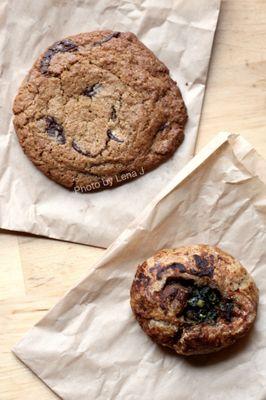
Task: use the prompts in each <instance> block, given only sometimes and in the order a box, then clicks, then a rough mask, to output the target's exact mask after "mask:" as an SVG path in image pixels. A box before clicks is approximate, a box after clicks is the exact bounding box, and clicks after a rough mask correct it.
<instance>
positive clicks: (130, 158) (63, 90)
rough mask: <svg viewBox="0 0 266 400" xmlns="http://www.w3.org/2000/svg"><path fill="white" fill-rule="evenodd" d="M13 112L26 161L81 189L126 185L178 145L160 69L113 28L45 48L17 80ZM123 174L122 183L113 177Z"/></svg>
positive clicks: (178, 129) (180, 116) (173, 91)
mask: <svg viewBox="0 0 266 400" xmlns="http://www.w3.org/2000/svg"><path fill="white" fill-rule="evenodd" d="M13 111H14V114H15V117H14V126H15V129H16V133H17V136H18V138H19V142H20V144H21V146H22V148H23V150H24V152H25V153H26V155H27V156H28V157H29V158H30V159H31V161H32V162H33V163H34V164H35V165H36V166H37V167H38V168H39V169H40V170H41V171H42V172H43V173H44V174H45V175H46V176H48V177H49V178H51V179H53V180H54V181H56V182H57V183H59V184H61V185H63V186H65V187H67V188H69V189H73V188H75V187H81V188H82V187H83V188H86V187H88V188H89V190H88V191H93V190H99V189H103V188H108V187H111V186H115V185H117V184H121V183H125V182H127V181H128V180H129V179H130V178H132V177H133V178H134V177H136V176H137V175H138V172H139V171H144V172H148V171H149V170H152V169H154V168H155V167H157V166H158V165H160V164H161V163H162V162H164V161H165V160H167V159H168V158H169V157H171V155H172V154H173V153H174V152H175V150H176V149H177V147H178V146H179V145H180V144H181V143H182V140H183V137H184V126H185V123H186V119H187V114H186V108H185V105H184V102H183V100H182V96H181V94H180V91H179V89H178V87H177V85H176V83H175V82H174V81H173V80H172V79H171V78H170V76H169V71H168V69H167V67H166V66H165V65H164V64H163V63H162V62H160V61H159V60H158V59H157V58H156V57H155V55H154V54H153V53H152V52H151V51H150V50H149V49H147V48H146V47H145V46H144V45H143V44H142V43H141V42H140V41H139V40H138V39H137V37H136V36H135V35H134V34H132V33H129V32H112V31H95V32H90V33H83V34H79V35H76V36H71V37H68V38H66V39H63V40H61V41H58V42H56V43H54V44H53V45H52V46H50V47H49V48H48V49H47V50H46V51H45V52H44V53H43V54H41V56H40V57H39V59H38V60H37V61H36V63H35V64H34V66H33V68H32V69H31V71H30V72H29V74H28V76H27V77H26V78H25V80H24V82H23V83H22V85H21V87H20V89H19V92H18V94H17V96H16V98H15V101H14V106H13ZM132 172H135V174H132ZM123 174H127V176H128V177H129V179H119V178H120V177H121V176H123ZM142 174H143V173H141V175H142ZM114 177H117V178H118V179H116V180H112V181H111V180H109V182H112V184H111V183H110V185H102V182H103V180H108V179H110V178H114Z"/></svg>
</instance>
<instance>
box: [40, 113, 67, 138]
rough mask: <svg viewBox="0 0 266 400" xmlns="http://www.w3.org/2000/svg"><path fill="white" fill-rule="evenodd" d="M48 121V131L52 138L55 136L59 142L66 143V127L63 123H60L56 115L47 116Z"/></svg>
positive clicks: (46, 120)
mask: <svg viewBox="0 0 266 400" xmlns="http://www.w3.org/2000/svg"><path fill="white" fill-rule="evenodd" d="M45 122H46V131H47V133H48V135H49V136H51V137H52V138H55V140H56V141H57V142H58V143H59V144H65V143H66V138H65V134H64V128H63V127H62V125H60V124H59V123H58V122H57V121H56V119H55V118H54V117H51V116H47V117H46V118H45Z"/></svg>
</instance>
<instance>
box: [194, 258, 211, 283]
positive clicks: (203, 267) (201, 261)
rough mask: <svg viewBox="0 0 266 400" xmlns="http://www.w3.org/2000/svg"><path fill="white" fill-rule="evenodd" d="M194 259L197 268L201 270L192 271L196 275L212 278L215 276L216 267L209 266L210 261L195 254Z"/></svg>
mask: <svg viewBox="0 0 266 400" xmlns="http://www.w3.org/2000/svg"><path fill="white" fill-rule="evenodd" d="M193 257H194V260H195V263H196V266H197V267H198V268H199V269H200V270H199V271H197V270H191V272H192V273H193V274H194V275H198V276H209V277H212V276H213V272H214V266H213V265H212V264H209V261H208V260H206V259H205V258H203V257H200V256H199V255H198V254H194V255H193Z"/></svg>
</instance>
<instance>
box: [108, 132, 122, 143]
mask: <svg viewBox="0 0 266 400" xmlns="http://www.w3.org/2000/svg"><path fill="white" fill-rule="evenodd" d="M107 136H108V138H109V139H110V140H115V141H116V142H118V143H123V142H124V140H122V139H119V138H118V137H116V136H115V135H114V134H113V132H112V131H111V129H107Z"/></svg>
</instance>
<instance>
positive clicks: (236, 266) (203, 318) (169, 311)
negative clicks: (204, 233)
mask: <svg viewBox="0 0 266 400" xmlns="http://www.w3.org/2000/svg"><path fill="white" fill-rule="evenodd" d="M257 304H258V289H257V287H256V285H255V283H254V281H253V279H252V277H251V276H250V275H249V274H248V272H247V271H246V270H245V268H244V267H243V266H242V265H241V264H240V263H239V262H238V261H237V260H236V259H235V258H233V257H232V256H230V255H229V254H227V253H225V252H224V251H222V250H220V249H218V248H217V247H211V246H207V245H197V246H187V247H181V248H179V249H166V250H161V251H159V252H158V253H156V254H155V255H154V256H153V257H151V258H149V259H148V260H147V261H145V262H144V263H142V264H141V265H139V266H138V268H137V273H136V276H135V279H134V281H133V284H132V287H131V307H132V310H133V312H134V314H135V316H136V318H137V320H138V322H139V324H140V325H141V327H142V329H143V330H144V331H145V332H146V333H147V334H148V335H149V336H150V337H151V338H152V339H153V340H154V341H155V342H157V343H159V344H161V345H163V346H166V347H169V348H172V349H173V350H175V352H176V353H178V354H183V355H193V354H205V353H211V352H214V351H218V350H220V349H222V348H224V347H227V346H229V345H231V344H232V343H234V342H235V341H236V340H237V339H238V338H240V337H242V336H243V335H245V334H246V333H247V332H248V330H249V329H250V328H251V326H252V324H253V322H254V320H255V317H256V309H257Z"/></svg>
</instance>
